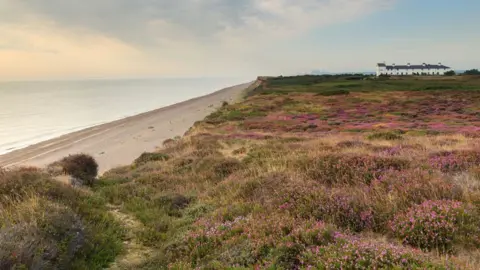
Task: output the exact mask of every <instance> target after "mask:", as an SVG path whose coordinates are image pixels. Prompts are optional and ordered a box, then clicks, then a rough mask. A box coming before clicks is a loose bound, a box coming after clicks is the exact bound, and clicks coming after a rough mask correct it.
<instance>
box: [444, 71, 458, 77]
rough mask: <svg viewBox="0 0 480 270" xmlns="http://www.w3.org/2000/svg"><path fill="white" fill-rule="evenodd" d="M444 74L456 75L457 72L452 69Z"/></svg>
mask: <svg viewBox="0 0 480 270" xmlns="http://www.w3.org/2000/svg"><path fill="white" fill-rule="evenodd" d="M444 75H445V76H455V75H456V73H455V71H453V70H450V71H447V72H445V73H444Z"/></svg>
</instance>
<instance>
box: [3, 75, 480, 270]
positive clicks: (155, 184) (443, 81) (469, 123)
mask: <svg viewBox="0 0 480 270" xmlns="http://www.w3.org/2000/svg"><path fill="white" fill-rule="evenodd" d="M260 81H261V84H260V86H259V87H257V88H256V89H254V90H253V91H250V92H249V93H248V94H247V96H246V97H245V99H244V100H243V101H240V102H238V103H235V104H224V106H223V107H222V108H221V109H219V110H218V111H216V112H215V113H213V114H211V115H210V116H208V117H207V118H206V119H205V120H204V121H201V122H197V123H196V124H195V125H194V127H192V128H191V129H190V130H189V131H188V132H187V133H186V134H185V136H184V137H182V138H177V139H171V140H167V141H165V142H164V148H163V149H162V150H160V151H159V152H157V153H145V154H143V155H142V156H141V157H139V158H138V159H137V160H136V161H135V162H134V164H132V165H131V166H126V167H121V168H116V169H114V170H111V171H109V172H108V173H106V174H105V175H103V176H102V177H101V178H100V179H99V180H98V181H97V182H96V184H95V185H94V186H93V188H91V189H90V188H81V189H79V188H75V189H74V188H71V187H68V186H65V185H63V184H60V183H58V182H56V181H54V180H52V176H50V175H48V173H46V172H43V171H41V170H38V169H32V168H30V169H21V170H17V171H8V172H4V173H1V174H0V180H1V181H0V195H1V196H0V206H2V209H1V210H2V211H1V213H2V214H1V215H2V220H3V221H2V227H1V228H2V229H0V261H2V263H0V269H4V268H7V267H11V266H16V267H21V266H27V267H31V266H32V265H39V263H42V264H43V265H46V267H44V269H50V268H53V267H51V266H55V267H58V268H59V269H65V268H69V269H85V268H88V269H100V268H103V267H107V266H108V265H110V266H111V267H112V269H392V268H394V269H405V268H407V269H426V268H427V269H478V268H480V250H479V248H480V78H479V77H475V76H456V77H418V78H414V77H412V78H381V79H373V78H371V77H363V76H345V75H342V76H298V77H278V78H260ZM5 239H8V241H7V240H5ZM32 254H47V255H48V256H37V255H35V256H32ZM114 260H115V263H114V264H113V265H111V264H110V263H111V262H113V261H114Z"/></svg>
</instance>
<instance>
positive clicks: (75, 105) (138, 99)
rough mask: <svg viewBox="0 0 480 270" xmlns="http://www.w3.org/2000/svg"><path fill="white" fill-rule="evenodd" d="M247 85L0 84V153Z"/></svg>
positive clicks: (199, 81)
mask: <svg viewBox="0 0 480 270" xmlns="http://www.w3.org/2000/svg"><path fill="white" fill-rule="evenodd" d="M250 80H251V78H250ZM248 81H249V78H188V79H177V78H176V79H128V80H126V79H123V80H82V81H37V82H0V155H1V154H5V153H8V152H11V151H14V150H17V149H21V148H24V147H27V146H29V145H32V144H35V143H39V142H42V141H45V140H49V139H53V138H56V137H59V136H61V135H64V134H67V133H71V132H74V131H78V130H81V129H85V128H88V127H92V126H96V125H100V124H103V123H108V122H111V121H114V120H118V119H122V118H125V117H129V116H133V115H136V114H140V113H143V112H147V111H151V110H154V109H158V108H161V107H165V106H168V105H172V104H175V103H178V102H181V101H185V100H188V99H191V98H195V97H199V96H203V95H206V94H209V93H213V92H215V91H217V90H220V89H223V88H226V87H229V86H233V85H238V84H241V83H246V82H248Z"/></svg>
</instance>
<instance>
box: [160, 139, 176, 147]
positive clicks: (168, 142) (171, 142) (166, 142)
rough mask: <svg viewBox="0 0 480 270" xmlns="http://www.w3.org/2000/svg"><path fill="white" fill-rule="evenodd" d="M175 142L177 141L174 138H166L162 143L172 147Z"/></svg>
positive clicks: (164, 145)
mask: <svg viewBox="0 0 480 270" xmlns="http://www.w3.org/2000/svg"><path fill="white" fill-rule="evenodd" d="M175 142H176V141H175V140H174V139H166V140H165V141H163V143H162V145H163V147H170V146H172V145H173V144H175Z"/></svg>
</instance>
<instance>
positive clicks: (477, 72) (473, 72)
mask: <svg viewBox="0 0 480 270" xmlns="http://www.w3.org/2000/svg"><path fill="white" fill-rule="evenodd" d="M463 74H465V75H480V71H478V69H469V70H465V72H464V73H463Z"/></svg>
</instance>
